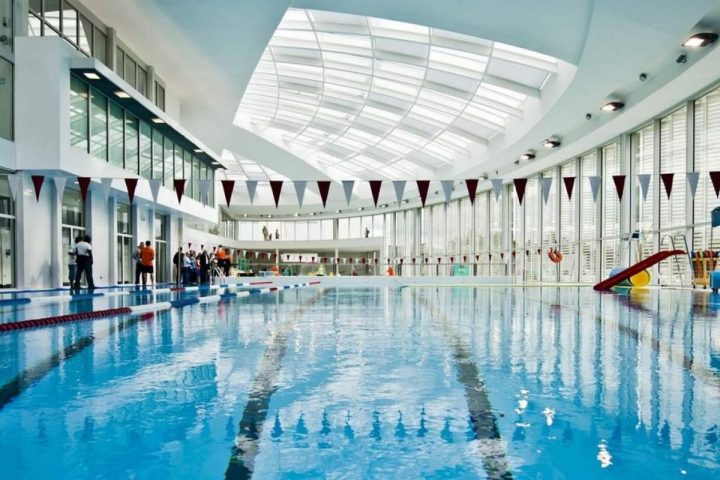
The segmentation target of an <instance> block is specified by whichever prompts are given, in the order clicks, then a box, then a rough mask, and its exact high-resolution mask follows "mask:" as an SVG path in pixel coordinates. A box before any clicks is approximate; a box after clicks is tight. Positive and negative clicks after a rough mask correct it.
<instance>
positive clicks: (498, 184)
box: [490, 178, 503, 202]
mask: <svg viewBox="0 0 720 480" xmlns="http://www.w3.org/2000/svg"><path fill="white" fill-rule="evenodd" d="M490 183H492V188H493V192H494V193H495V201H496V202H497V201H498V199H499V198H500V194H501V193H502V185H503V179H502V178H491V179H490Z"/></svg>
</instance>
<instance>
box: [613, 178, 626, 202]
mask: <svg viewBox="0 0 720 480" xmlns="http://www.w3.org/2000/svg"><path fill="white" fill-rule="evenodd" d="M613 182H615V191H617V195H618V200H620V201H622V197H623V192H624V191H625V175H613Z"/></svg>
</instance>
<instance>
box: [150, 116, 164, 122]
mask: <svg viewBox="0 0 720 480" xmlns="http://www.w3.org/2000/svg"><path fill="white" fill-rule="evenodd" d="M152 122H153V123H165V120H163V119H162V118H159V117H153V118H152Z"/></svg>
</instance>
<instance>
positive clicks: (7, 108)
mask: <svg viewBox="0 0 720 480" xmlns="http://www.w3.org/2000/svg"><path fill="white" fill-rule="evenodd" d="M0 138H5V139H8V140H12V139H13V65H12V63H10V62H8V61H7V60H5V59H3V58H0Z"/></svg>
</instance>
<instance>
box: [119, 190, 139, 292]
mask: <svg viewBox="0 0 720 480" xmlns="http://www.w3.org/2000/svg"><path fill="white" fill-rule="evenodd" d="M115 214H116V222H117V239H116V242H117V258H116V264H115V267H116V268H115V277H116V278H115V280H116V283H118V284H122V283H132V282H134V281H135V279H134V277H133V268H134V266H135V265H134V263H135V261H134V260H133V259H132V254H133V251H134V250H135V247H136V246H135V245H133V240H132V213H131V209H130V205H127V204H124V203H118V205H117V207H116V209H115Z"/></svg>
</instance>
